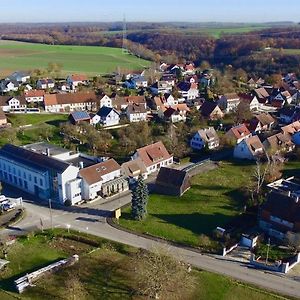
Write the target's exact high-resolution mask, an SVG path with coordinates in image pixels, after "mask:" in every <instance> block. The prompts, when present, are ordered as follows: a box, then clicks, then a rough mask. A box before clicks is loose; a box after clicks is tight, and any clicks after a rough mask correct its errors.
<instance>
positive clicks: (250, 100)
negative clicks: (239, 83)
mask: <svg viewBox="0 0 300 300" xmlns="http://www.w3.org/2000/svg"><path fill="white" fill-rule="evenodd" d="M239 97H240V102H241V103H246V104H247V105H249V109H250V110H251V111H257V110H258V108H259V107H260V106H261V104H260V103H259V101H258V99H257V97H256V96H255V95H251V94H239Z"/></svg>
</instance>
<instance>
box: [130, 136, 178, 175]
mask: <svg viewBox="0 0 300 300" xmlns="http://www.w3.org/2000/svg"><path fill="white" fill-rule="evenodd" d="M137 158H140V159H141V161H142V162H143V164H144V165H145V167H146V170H147V175H149V174H151V173H154V172H156V171H159V170H160V168H161V167H167V166H170V165H172V164H173V155H171V154H169V152H168V151H167V149H166V147H165V146H164V144H163V143H162V142H156V143H154V144H151V145H148V146H145V147H142V148H139V149H137V150H136V152H135V154H134V155H133V157H132V159H133V160H135V159H137Z"/></svg>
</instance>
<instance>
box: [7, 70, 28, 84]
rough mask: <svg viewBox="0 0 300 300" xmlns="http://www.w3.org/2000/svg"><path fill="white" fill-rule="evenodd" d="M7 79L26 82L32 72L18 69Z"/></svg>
mask: <svg viewBox="0 0 300 300" xmlns="http://www.w3.org/2000/svg"><path fill="white" fill-rule="evenodd" d="M7 80H12V81H16V82H18V83H26V82H27V81H29V80H30V74H29V73H25V72H20V71H17V72H14V73H12V74H11V75H10V76H8V78H7Z"/></svg>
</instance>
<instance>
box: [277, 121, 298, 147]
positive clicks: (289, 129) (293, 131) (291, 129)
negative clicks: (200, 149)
mask: <svg viewBox="0 0 300 300" xmlns="http://www.w3.org/2000/svg"><path fill="white" fill-rule="evenodd" d="M281 131H282V133H284V134H287V135H289V136H290V137H291V138H292V141H293V143H294V144H295V145H297V146H299V145H300V122H299V121H295V122H293V123H291V124H289V125H286V126H283V127H281Z"/></svg>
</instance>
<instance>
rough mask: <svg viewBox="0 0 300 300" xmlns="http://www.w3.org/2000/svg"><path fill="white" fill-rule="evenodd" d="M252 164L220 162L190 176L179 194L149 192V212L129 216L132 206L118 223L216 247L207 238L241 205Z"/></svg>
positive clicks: (198, 245) (240, 209)
mask: <svg viewBox="0 0 300 300" xmlns="http://www.w3.org/2000/svg"><path fill="white" fill-rule="evenodd" d="M252 168H253V164H251V163H235V162H234V161H231V162H222V163H221V164H220V167H219V168H218V169H215V170H212V171H209V172H208V173H205V174H200V175H197V176H195V177H194V178H193V179H192V187H191V189H190V190H188V191H187V192H186V193H185V194H184V195H183V196H182V197H173V196H164V195H157V194H153V195H150V199H149V203H148V216H147V218H146V219H145V220H144V221H134V220H132V219H131V216H130V212H131V208H129V207H127V208H125V209H124V211H123V212H122V217H121V219H120V220H119V223H120V225H121V226H123V227H125V228H128V229H132V230H134V231H138V232H141V233H149V234H151V235H154V236H158V237H161V238H165V239H168V240H171V241H175V242H179V243H183V244H187V245H191V246H195V247H205V248H210V247H215V246H216V245H215V244H214V242H213V241H212V240H211V239H210V237H211V235H212V233H213V230H214V229H215V228H216V227H217V226H220V227H222V226H225V225H226V224H227V223H229V222H230V221H231V220H232V219H233V218H234V217H235V216H237V215H239V214H240V213H241V212H242V210H243V207H244V204H245V200H244V199H243V193H242V190H241V189H242V188H243V187H244V186H245V185H246V184H247V183H248V181H249V177H250V173H251V171H252Z"/></svg>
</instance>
